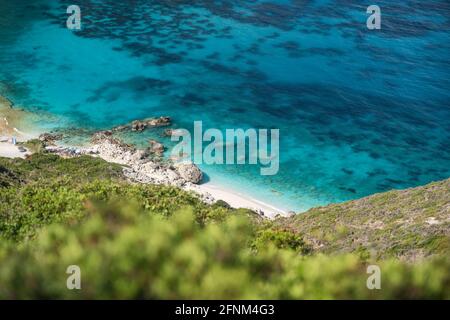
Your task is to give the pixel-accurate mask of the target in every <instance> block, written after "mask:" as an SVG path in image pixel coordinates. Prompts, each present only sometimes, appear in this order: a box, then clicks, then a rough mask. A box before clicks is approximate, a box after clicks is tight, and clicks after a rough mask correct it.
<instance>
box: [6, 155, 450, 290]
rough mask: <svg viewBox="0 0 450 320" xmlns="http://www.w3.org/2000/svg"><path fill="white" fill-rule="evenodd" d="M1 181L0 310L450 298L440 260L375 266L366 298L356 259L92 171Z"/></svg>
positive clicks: (77, 165) (9, 176)
mask: <svg viewBox="0 0 450 320" xmlns="http://www.w3.org/2000/svg"><path fill="white" fill-rule="evenodd" d="M0 178H1V179H0V182H1V181H3V182H4V183H2V184H0V237H1V239H0V284H1V285H0V298H7V299H11V298H94V299H100V298H120V299H123V298H158V299H166V298H181V299H185V298H186V299H192V298H205V299H212V298H224V299H240V298H266V299H278V298H285V299H302V298H322V299H323V298H325V299H326V298H376V299H377V298H450V292H449V290H448V288H449V287H450V276H449V272H448V270H449V269H450V261H449V259H448V258H445V257H444V258H439V257H436V259H433V260H429V261H425V262H422V263H417V264H406V263H402V262H399V261H395V260H385V261H382V262H378V263H377V264H378V265H379V266H380V267H381V270H382V290H375V291H371V290H368V289H367V287H366V280H367V277H368V275H367V274H366V262H365V261H369V260H370V256H369V255H367V254H363V253H364V252H360V253H359V254H355V255H337V256H324V255H317V254H316V253H314V252H313V251H311V248H310V246H309V245H307V244H306V243H305V242H304V241H303V237H302V234H301V233H298V232H295V231H293V230H291V229H290V228H288V227H286V226H280V225H279V224H277V223H272V222H268V221H265V222H263V221H261V220H260V219H259V218H258V217H257V216H256V215H255V214H253V213H252V212H250V211H248V210H233V209H229V208H228V207H227V206H225V205H223V204H220V203H219V204H217V205H213V206H208V205H205V204H204V203H202V202H201V201H200V200H199V199H198V198H197V197H196V196H195V195H193V194H190V193H187V192H184V191H182V190H180V189H177V188H171V187H163V186H154V185H137V184H130V183H128V182H126V181H125V180H124V179H123V176H122V174H121V168H120V167H118V166H115V165H111V164H108V163H106V162H104V161H102V160H100V159H94V158H90V157H80V158H75V159H61V158H59V157H55V156H50V155H44V154H39V155H35V156H33V157H32V158H31V159H29V160H14V161H12V160H6V159H0ZM435 245H436V246H438V245H440V244H439V243H437V244H435ZM362 256H364V259H361V257H362ZM69 265H78V266H79V267H80V268H81V278H82V280H81V282H82V289H81V290H80V291H78V290H75V291H70V290H68V289H67V288H66V279H67V277H68V275H67V274H66V269H67V267H68V266H69Z"/></svg>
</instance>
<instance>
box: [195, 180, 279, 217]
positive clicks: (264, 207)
mask: <svg viewBox="0 0 450 320" xmlns="http://www.w3.org/2000/svg"><path fill="white" fill-rule="evenodd" d="M191 189H192V190H193V191H195V192H197V193H201V194H205V193H207V194H210V195H211V196H212V197H213V198H214V199H215V200H223V201H225V202H227V203H228V204H229V205H230V206H231V207H233V208H236V209H237V208H246V209H250V210H253V211H255V212H260V213H261V212H263V213H264V216H265V217H268V218H274V217H276V216H277V215H281V216H287V215H288V212H286V211H284V210H282V209H279V208H276V207H274V206H271V205H270V204H267V203H264V202H262V201H259V200H256V199H253V198H251V197H248V196H246V195H245V194H241V193H238V192H235V191H233V190H229V189H226V188H224V187H222V186H218V185H214V184H212V183H205V184H201V185H195V186H193V187H192V188H191Z"/></svg>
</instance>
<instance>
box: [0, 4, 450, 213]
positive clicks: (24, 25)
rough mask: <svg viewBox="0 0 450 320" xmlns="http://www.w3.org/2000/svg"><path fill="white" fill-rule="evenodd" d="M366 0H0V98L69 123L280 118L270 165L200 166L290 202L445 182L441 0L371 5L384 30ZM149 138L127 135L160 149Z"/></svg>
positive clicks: (300, 206)
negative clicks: (265, 170) (276, 167)
mask: <svg viewBox="0 0 450 320" xmlns="http://www.w3.org/2000/svg"><path fill="white" fill-rule="evenodd" d="M72 4H76V5H79V6H80V8H81V13H82V30H80V31H71V30H68V29H67V28H66V19H67V17H68V15H67V14H66V8H67V7H68V6H69V5H72ZM370 4H375V3H367V2H365V1H346V0H338V1H326V0H272V1H270V0H266V1H258V0H222V1H214V0H197V1H185V0H177V1H173V0H165V1H150V0H147V1H146V0H126V1H125V0H124V1H112V0H107V1H101V0H73V1H59V0H55V1H49V0H47V1H44V0H42V1H41V0H14V1H11V0H0V95H4V96H6V97H8V98H9V99H11V100H12V101H13V102H14V103H15V107H17V108H25V109H27V110H30V111H33V112H36V113H39V114H42V115H45V116H44V117H43V118H41V119H40V120H39V121H36V123H34V125H36V126H39V127H41V128H43V129H45V130H60V131H64V132H71V133H72V135H73V134H74V133H78V134H81V135H82V133H83V132H90V130H98V129H107V128H110V127H111V126H114V125H119V124H124V123H127V122H129V121H131V120H134V119H141V118H146V117H152V116H170V117H172V118H173V120H174V127H177V128H187V129H192V127H193V122H194V121H195V120H202V121H203V126H204V127H205V128H219V129H222V130H224V129H227V128H244V129H246V128H257V129H258V128H268V129H270V128H278V129H280V139H281V141H280V156H281V163H280V171H279V173H278V174H277V175H275V176H261V175H260V174H259V168H258V167H255V166H203V167H202V169H203V170H204V171H205V172H206V173H207V174H208V178H209V179H210V180H211V182H215V183H216V184H220V185H223V186H225V187H228V188H234V189H237V190H238V191H241V192H245V193H247V194H249V195H251V196H253V197H255V198H257V199H260V200H263V201H265V202H268V203H272V204H274V205H277V206H279V207H282V208H285V209H288V210H298V211H301V210H305V209H308V208H310V207H312V206H317V205H323V204H328V203H333V202H341V201H345V200H349V199H355V198H360V197H363V196H366V195H369V194H373V193H377V192H383V191H386V190H390V189H393V188H407V187H413V186H417V185H422V184H425V183H428V182H430V181H434V180H439V179H444V178H448V177H449V176H450V90H449V89H450V2H449V1H448V0H441V1H437V0H432V1H417V0H410V1H402V0H399V1H387V0H379V1H376V4H377V5H379V6H380V8H381V12H382V29H381V30H368V29H367V27H366V19H367V17H368V15H367V14H366V8H367V6H369V5H370ZM159 134H160V132H158V131H154V132H153V131H151V132H150V131H149V132H146V133H144V134H140V135H134V136H133V135H129V136H126V137H124V138H125V139H127V140H128V141H131V142H134V143H137V144H139V145H142V146H143V145H145V144H146V143H147V142H146V141H147V140H148V139H149V138H150V137H157V138H158V139H159V140H161V141H162V142H164V143H166V144H168V145H170V143H169V142H168V141H167V139H162V138H160V137H159Z"/></svg>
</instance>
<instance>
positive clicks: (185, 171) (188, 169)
mask: <svg viewBox="0 0 450 320" xmlns="http://www.w3.org/2000/svg"><path fill="white" fill-rule="evenodd" d="M175 169H176V170H177V172H178V173H179V175H180V176H181V177H182V178H183V179H185V180H186V181H188V182H191V183H194V184H199V183H200V182H201V181H202V179H203V172H202V171H201V170H200V169H199V168H198V167H197V166H196V165H195V164H193V163H178V164H175Z"/></svg>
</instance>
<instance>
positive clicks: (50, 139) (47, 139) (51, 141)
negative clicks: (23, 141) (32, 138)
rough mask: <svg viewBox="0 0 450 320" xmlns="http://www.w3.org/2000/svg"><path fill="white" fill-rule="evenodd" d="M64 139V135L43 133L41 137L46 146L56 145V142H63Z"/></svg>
mask: <svg viewBox="0 0 450 320" xmlns="http://www.w3.org/2000/svg"><path fill="white" fill-rule="evenodd" d="M62 138H63V135H62V134H61V133H58V134H52V133H43V134H41V135H40V136H39V140H40V141H42V142H43V143H44V144H45V145H55V141H58V140H61V139H62Z"/></svg>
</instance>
